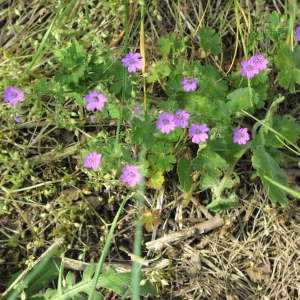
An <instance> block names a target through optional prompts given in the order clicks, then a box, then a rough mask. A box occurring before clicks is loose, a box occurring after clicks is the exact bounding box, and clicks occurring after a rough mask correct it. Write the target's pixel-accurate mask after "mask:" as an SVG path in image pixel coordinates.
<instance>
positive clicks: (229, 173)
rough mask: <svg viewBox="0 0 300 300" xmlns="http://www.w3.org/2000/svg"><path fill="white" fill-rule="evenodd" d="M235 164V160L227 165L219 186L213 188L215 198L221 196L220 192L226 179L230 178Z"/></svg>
mask: <svg viewBox="0 0 300 300" xmlns="http://www.w3.org/2000/svg"><path fill="white" fill-rule="evenodd" d="M235 165H236V162H235V163H234V164H232V165H230V166H229V168H228V169H227V171H226V173H225V175H224V177H223V178H222V180H221V182H220V184H219V186H218V187H217V188H216V189H215V190H214V194H215V198H216V199H219V198H220V197H221V194H222V192H223V190H224V188H225V186H226V183H227V181H228V180H229V179H230V177H231V175H232V173H233V169H234V167H235Z"/></svg>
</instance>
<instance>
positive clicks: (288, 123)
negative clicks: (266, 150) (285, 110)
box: [271, 115, 300, 148]
mask: <svg viewBox="0 0 300 300" xmlns="http://www.w3.org/2000/svg"><path fill="white" fill-rule="evenodd" d="M273 129H274V130H276V131H277V132H278V133H280V134H282V135H283V136H284V137H285V138H286V139H287V140H289V141H291V142H292V143H296V142H297V141H298V139H299V134H300V125H299V124H298V123H297V122H296V119H295V118H293V117H292V116H290V115H284V116H283V117H281V116H279V115H275V116H274V117H273ZM272 135H273V136H274V138H273V141H272V144H271V146H272V147H274V148H280V147H282V142H281V141H279V140H278V139H277V138H276V137H275V134H274V133H273V132H272Z"/></svg>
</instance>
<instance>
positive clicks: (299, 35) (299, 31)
mask: <svg viewBox="0 0 300 300" xmlns="http://www.w3.org/2000/svg"><path fill="white" fill-rule="evenodd" d="M295 31H296V38H297V40H298V42H300V26H297V27H296V29H295Z"/></svg>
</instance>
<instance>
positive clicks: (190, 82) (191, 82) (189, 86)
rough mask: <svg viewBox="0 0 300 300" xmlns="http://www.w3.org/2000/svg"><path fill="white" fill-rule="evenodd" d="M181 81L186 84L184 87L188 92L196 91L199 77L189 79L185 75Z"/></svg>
mask: <svg viewBox="0 0 300 300" xmlns="http://www.w3.org/2000/svg"><path fill="white" fill-rule="evenodd" d="M180 83H181V84H183V85H184V86H183V89H184V90H185V91H186V92H189V91H194V90H195V89H196V88H197V78H191V79H189V78H188V77H184V78H183V79H182V80H181V81H180Z"/></svg>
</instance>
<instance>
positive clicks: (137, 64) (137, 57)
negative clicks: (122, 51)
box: [122, 52, 144, 73]
mask: <svg viewBox="0 0 300 300" xmlns="http://www.w3.org/2000/svg"><path fill="white" fill-rule="evenodd" d="M122 63H123V65H124V67H128V72H129V73H132V72H135V71H136V70H141V69H142V67H143V64H144V63H143V61H142V56H141V54H140V53H135V54H134V53H133V52H129V53H128V54H127V55H126V57H125V58H123V59H122Z"/></svg>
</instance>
